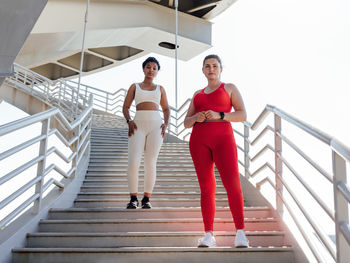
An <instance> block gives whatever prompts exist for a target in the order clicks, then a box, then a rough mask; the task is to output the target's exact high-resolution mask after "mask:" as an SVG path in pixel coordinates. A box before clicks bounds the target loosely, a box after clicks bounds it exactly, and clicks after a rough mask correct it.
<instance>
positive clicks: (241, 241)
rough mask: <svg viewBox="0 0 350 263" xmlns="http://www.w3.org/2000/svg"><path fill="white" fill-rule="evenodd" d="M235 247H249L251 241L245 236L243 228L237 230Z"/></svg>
mask: <svg viewBox="0 0 350 263" xmlns="http://www.w3.org/2000/svg"><path fill="white" fill-rule="evenodd" d="M235 247H237V248H245V247H249V241H248V239H247V237H246V236H245V234H244V231H243V229H238V230H237V233H236V239H235Z"/></svg>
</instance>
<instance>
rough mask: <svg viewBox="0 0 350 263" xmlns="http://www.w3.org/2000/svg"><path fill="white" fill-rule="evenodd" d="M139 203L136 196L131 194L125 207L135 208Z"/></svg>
mask: <svg viewBox="0 0 350 263" xmlns="http://www.w3.org/2000/svg"><path fill="white" fill-rule="evenodd" d="M138 205H139V200H137V197H136V196H132V197H131V198H130V202H129V203H128V205H127V206H126V209H136V208H137V207H138Z"/></svg>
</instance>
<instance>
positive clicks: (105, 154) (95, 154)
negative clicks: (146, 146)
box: [90, 149, 191, 160]
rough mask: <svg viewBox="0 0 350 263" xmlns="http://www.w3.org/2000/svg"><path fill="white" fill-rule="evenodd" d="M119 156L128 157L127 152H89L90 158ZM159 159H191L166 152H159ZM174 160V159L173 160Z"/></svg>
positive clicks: (180, 154)
mask: <svg viewBox="0 0 350 263" xmlns="http://www.w3.org/2000/svg"><path fill="white" fill-rule="evenodd" d="M120 156H126V157H128V150H127V149H124V150H120V151H116V152H103V151H100V152H91V153H90V158H93V159H95V158H118V157H120ZM159 157H167V158H174V160H176V159H177V158H189V159H191V155H190V153H168V152H160V153H159ZM175 158H176V159H175Z"/></svg>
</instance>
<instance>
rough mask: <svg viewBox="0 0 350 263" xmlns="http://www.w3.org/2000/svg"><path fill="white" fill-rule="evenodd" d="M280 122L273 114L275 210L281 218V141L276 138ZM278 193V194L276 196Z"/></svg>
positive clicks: (278, 117) (279, 118)
mask: <svg viewBox="0 0 350 263" xmlns="http://www.w3.org/2000/svg"><path fill="white" fill-rule="evenodd" d="M281 130H282V122H281V117H280V116H278V115H277V114H275V134H274V135H275V180H276V210H277V212H278V213H279V215H280V216H281V217H282V216H283V201H282V199H281V198H280V196H279V194H280V195H281V196H283V184H282V182H281V180H280V179H279V176H281V177H282V165H283V163H282V160H281V159H280V158H279V155H280V156H282V139H281V138H280V137H279V136H278V133H279V134H281ZM278 193H279V194H278Z"/></svg>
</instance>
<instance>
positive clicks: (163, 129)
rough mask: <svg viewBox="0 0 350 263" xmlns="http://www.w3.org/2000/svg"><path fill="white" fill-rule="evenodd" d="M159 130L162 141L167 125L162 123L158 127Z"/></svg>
mask: <svg viewBox="0 0 350 263" xmlns="http://www.w3.org/2000/svg"><path fill="white" fill-rule="evenodd" d="M160 128H161V129H162V132H161V134H162V138H163V139H164V136H165V131H166V129H167V128H168V125H167V124H165V123H163V124H162V125H161V126H160Z"/></svg>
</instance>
